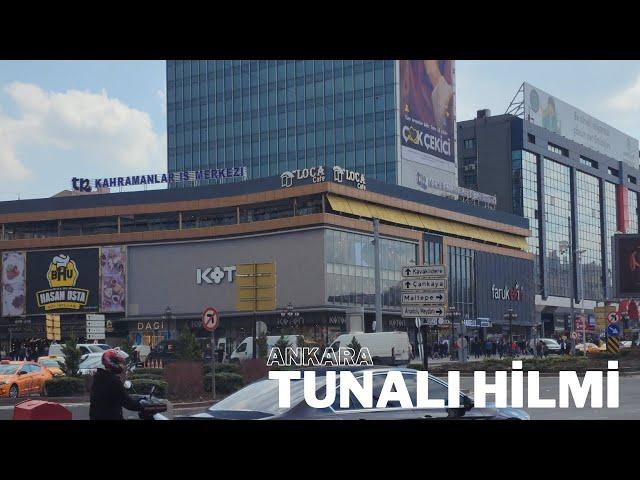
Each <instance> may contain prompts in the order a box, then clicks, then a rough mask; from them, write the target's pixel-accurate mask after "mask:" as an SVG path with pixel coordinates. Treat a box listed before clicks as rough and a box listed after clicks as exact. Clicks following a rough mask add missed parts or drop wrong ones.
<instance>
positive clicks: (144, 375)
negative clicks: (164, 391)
mask: <svg viewBox="0 0 640 480" xmlns="http://www.w3.org/2000/svg"><path fill="white" fill-rule="evenodd" d="M127 379H128V380H131V381H132V382H133V381H134V380H141V379H147V380H164V375H158V374H155V373H130V374H129V375H127Z"/></svg>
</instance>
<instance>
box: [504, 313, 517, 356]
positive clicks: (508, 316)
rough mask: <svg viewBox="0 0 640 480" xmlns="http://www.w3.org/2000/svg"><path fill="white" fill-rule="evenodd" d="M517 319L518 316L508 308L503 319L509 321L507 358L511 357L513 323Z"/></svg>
mask: <svg viewBox="0 0 640 480" xmlns="http://www.w3.org/2000/svg"><path fill="white" fill-rule="evenodd" d="M516 318H518V314H517V313H515V312H514V311H513V308H509V309H508V310H507V313H505V314H504V319H505V320H508V321H509V356H510V357H513V321H514V320H515V319H516Z"/></svg>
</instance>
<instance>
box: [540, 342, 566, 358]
mask: <svg viewBox="0 0 640 480" xmlns="http://www.w3.org/2000/svg"><path fill="white" fill-rule="evenodd" d="M540 341H542V342H543V343H544V344H545V345H546V347H547V354H548V355H559V354H560V350H561V347H560V344H559V343H558V342H557V341H556V340H555V339H553V338H541V339H540Z"/></svg>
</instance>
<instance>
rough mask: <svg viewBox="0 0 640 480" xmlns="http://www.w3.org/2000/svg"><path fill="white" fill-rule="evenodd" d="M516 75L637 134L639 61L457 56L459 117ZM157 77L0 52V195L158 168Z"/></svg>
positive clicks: (504, 93)
mask: <svg viewBox="0 0 640 480" xmlns="http://www.w3.org/2000/svg"><path fill="white" fill-rule="evenodd" d="M523 81H527V82H529V83H531V84H533V85H535V86H537V87H539V88H541V89H542V90H545V91H547V92H549V93H550V94H552V95H554V96H556V97H558V98H560V99H562V100H564V101H566V102H567V103H569V104H572V105H574V106H576V107H578V108H580V109H581V110H584V111H585V112H587V113H589V114H591V115H593V116H595V117H597V118H599V119H600V120H602V121H604V122H606V123H608V124H610V125H612V126H614V127H616V128H618V129H619V130H622V131H623V132H624V133H627V134H629V135H631V136H633V137H635V138H640V122H638V119H639V118H640V62H638V61H628V62H626V61H610V62H608V61H491V60H490V61H463V60H459V61H457V62H456V82H457V118H458V120H467V119H470V118H473V116H474V115H475V112H476V110H479V109H482V108H489V109H490V110H491V111H492V113H493V114H500V113H504V112H505V110H506V108H507V106H508V104H509V102H510V101H511V99H512V97H513V96H514V94H515V93H516V91H517V90H518V87H519V86H520V84H522V82H523ZM165 82H166V79H165V62H163V61H0V200H15V199H17V198H18V195H20V198H23V199H24V198H37V197H47V196H50V195H53V194H55V193H57V192H58V191H60V190H64V189H67V188H69V180H70V178H71V177H72V176H74V175H75V176H88V177H91V178H98V177H104V176H115V175H122V176H125V175H136V174H141V173H156V172H158V173H160V172H163V171H166V105H165V95H166V93H165V90H166V84H165Z"/></svg>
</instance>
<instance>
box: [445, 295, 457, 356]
mask: <svg viewBox="0 0 640 480" xmlns="http://www.w3.org/2000/svg"><path fill="white" fill-rule="evenodd" d="M459 316H460V312H458V311H457V309H456V307H455V306H453V305H451V306H450V307H449V308H448V309H447V319H448V320H449V321H450V322H451V345H449V354H450V355H451V352H452V350H453V345H454V343H455V327H454V324H455V319H456V318H457V317H459Z"/></svg>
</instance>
